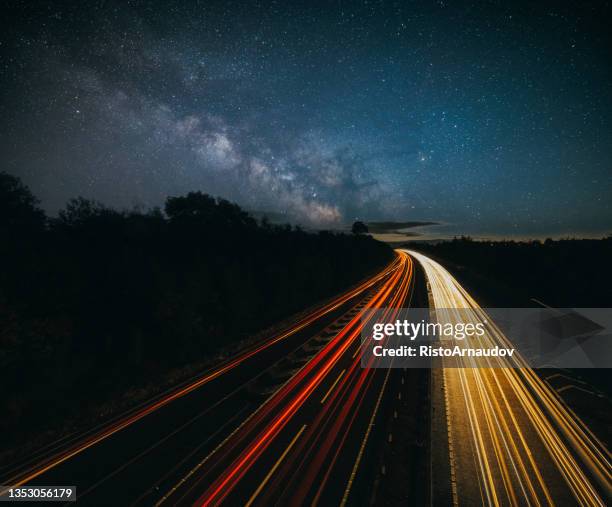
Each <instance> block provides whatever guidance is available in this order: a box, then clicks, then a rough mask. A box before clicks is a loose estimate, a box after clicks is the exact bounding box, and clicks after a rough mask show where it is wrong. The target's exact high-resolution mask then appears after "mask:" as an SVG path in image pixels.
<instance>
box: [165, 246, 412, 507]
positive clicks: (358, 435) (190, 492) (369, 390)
mask: <svg viewBox="0 0 612 507" xmlns="http://www.w3.org/2000/svg"><path fill="white" fill-rule="evenodd" d="M399 255H400V260H401V264H402V267H401V269H399V270H398V271H397V272H396V273H395V274H394V275H393V277H391V278H390V279H389V280H388V282H387V283H385V284H384V285H383V286H382V287H381V289H380V290H379V291H378V292H377V294H376V295H375V296H374V297H373V298H372V299H371V300H370V302H369V303H368V307H370V308H382V309H387V310H386V311H388V312H389V317H390V318H392V316H393V314H394V313H395V312H397V310H398V309H399V308H400V307H401V306H402V305H404V304H409V303H410V298H411V291H412V290H413V288H414V285H413V283H412V281H413V263H412V261H411V259H410V258H409V257H408V256H407V255H406V254H404V253H400V254H399ZM362 326H363V322H362V316H361V315H360V314H355V316H354V317H353V318H352V319H351V320H350V321H348V322H347V323H346V325H345V327H344V328H343V329H342V330H341V331H340V332H339V333H338V334H337V335H336V336H334V337H333V338H331V339H330V340H329V342H328V343H327V344H326V345H325V347H323V348H322V349H321V351H320V352H319V353H318V354H317V355H316V356H315V357H314V358H313V359H312V360H311V361H310V362H308V363H307V364H306V365H304V367H303V368H301V369H300V370H299V371H298V372H296V374H295V375H294V376H293V377H292V378H291V379H290V380H289V381H288V382H287V383H286V384H285V385H284V386H283V388H282V389H280V390H279V391H278V392H277V393H275V394H274V395H273V396H271V397H270V398H269V399H268V400H267V401H266V402H265V403H264V404H263V405H262V406H261V407H260V408H259V410H257V412H255V413H254V414H253V415H252V416H251V417H249V418H248V419H247V420H246V421H245V422H244V423H243V424H242V425H241V426H240V427H239V428H238V429H237V431H235V432H233V433H232V434H231V435H230V436H229V437H228V438H227V439H226V440H225V441H224V442H223V443H222V444H221V445H220V446H218V447H217V448H216V449H215V450H214V451H213V452H212V453H210V454H209V455H208V456H206V457H205V459H204V460H202V461H201V462H200V463H198V465H197V466H196V467H194V468H193V469H192V470H190V471H189V473H188V474H186V475H185V477H183V478H182V479H181V480H180V481H179V482H178V483H177V484H175V485H174V486H173V488H171V489H170V490H169V491H168V492H167V493H166V494H165V495H164V496H163V498H162V499H161V500H160V501H159V502H158V503H157V504H156V505H218V504H220V503H226V504H227V505H246V506H251V505H271V504H276V505H306V504H308V505H344V504H345V503H347V501H349V498H350V495H351V493H352V486H353V480H354V477H355V474H356V473H357V470H358V468H359V465H360V462H361V458H362V455H363V451H364V448H365V447H366V445H367V444H368V438H369V436H370V430H371V428H372V422H373V420H374V418H375V417H376V415H377V411H378V407H379V405H380V402H381V399H382V397H383V395H384V393H385V388H386V385H387V381H388V378H389V375H390V370H385V369H375V368H362V367H361V357H360V347H361V339H360V332H361V327H362ZM372 366H374V365H372Z"/></svg>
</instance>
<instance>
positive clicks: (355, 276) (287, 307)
mask: <svg viewBox="0 0 612 507" xmlns="http://www.w3.org/2000/svg"><path fill="white" fill-rule="evenodd" d="M0 234H1V237H2V241H0V263H1V264H0V265H1V266H2V269H1V270H0V385H1V386H2V392H3V395H2V397H1V401H0V404H1V407H0V410H1V413H2V417H1V418H0V435H1V436H0V449H5V448H6V447H5V446H8V445H9V444H15V443H17V442H19V440H20V439H21V438H26V437H27V435H28V434H30V433H32V432H33V431H35V430H37V429H40V428H41V426H49V427H52V426H53V425H56V426H57V425H61V424H62V421H64V420H67V419H70V418H71V417H73V416H76V415H77V414H87V413H92V414H93V413H95V412H96V409H97V407H99V406H100V404H102V403H105V402H107V401H108V400H111V399H114V398H115V397H120V396H122V395H123V394H124V393H125V392H126V391H128V390H129V389H131V388H134V386H139V385H145V384H147V383H150V382H152V381H153V382H154V381H155V379H158V378H161V376H163V375H165V374H167V373H168V372H169V371H171V370H172V369H174V368H181V367H184V366H185V365H188V364H197V363H198V362H201V361H202V360H205V359H206V358H209V357H211V356H212V355H213V354H214V353H215V352H216V351H218V350H219V349H220V348H222V347H224V346H227V345H228V344H232V343H236V342H237V341H239V340H241V339H244V338H245V337H248V336H250V335H252V334H255V333H256V332H257V331H260V330H262V329H265V328H267V327H268V326H270V325H272V324H273V323H275V322H277V321H279V320H281V319H283V318H286V317H288V316H290V315H292V314H293V313H295V312H298V311H300V310H302V309H304V308H305V307H308V306H311V305H313V304H315V303H317V302H318V301H320V300H322V299H325V298H327V297H330V296H332V295H334V294H335V293H338V292H340V291H341V290H343V289H344V288H346V287H348V286H350V285H352V284H354V283H356V282H357V281H358V280H360V279H362V278H363V277H365V276H366V275H367V274H369V273H371V272H373V271H374V270H376V269H378V268H382V267H383V266H384V265H385V264H386V263H387V262H389V261H390V260H391V259H392V256H393V253H392V251H391V249H390V248H388V247H387V246H386V245H384V244H382V243H379V242H377V241H374V240H373V239H372V238H370V237H369V236H365V235H358V234H341V233H333V232H312V233H311V232H305V231H303V230H301V229H299V228H296V227H291V226H289V225H271V224H269V223H268V222H267V221H266V220H263V221H257V220H255V219H254V218H252V217H251V216H250V215H249V214H248V213H247V212H245V211H243V210H242V209H241V208H240V207H238V206H237V205H236V204H233V203H230V202H228V201H226V200H224V199H216V198H213V197H211V196H209V195H206V194H203V193H200V192H192V193H189V194H188V195H186V196H181V197H171V198H168V200H167V201H166V204H165V207H164V209H163V210H161V209H152V210H149V211H117V210H114V209H110V208H108V207H106V206H104V205H102V204H100V203H97V202H93V201H90V200H86V199H83V198H76V199H73V200H71V201H70V202H68V203H67V205H66V207H65V208H64V209H63V210H62V211H61V212H60V213H59V216H58V217H54V218H51V217H48V216H46V214H45V213H44V212H43V211H42V210H41V209H40V208H39V204H38V201H37V199H36V198H35V197H34V196H33V195H32V193H31V192H30V191H29V189H28V188H27V187H25V186H24V185H23V184H22V183H21V181H20V180H19V179H17V178H15V177H13V176H11V175H9V174H6V173H0Z"/></svg>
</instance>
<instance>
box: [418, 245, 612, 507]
mask: <svg viewBox="0 0 612 507" xmlns="http://www.w3.org/2000/svg"><path fill="white" fill-rule="evenodd" d="M408 253H409V254H410V255H411V256H413V257H414V258H415V259H417V260H418V261H419V263H420V264H421V265H422V267H423V269H424V271H425V275H426V277H427V280H428V282H429V289H430V299H431V301H432V303H433V309H432V319H433V320H435V321H437V322H440V323H446V322H450V323H453V324H454V323H458V322H464V323H468V322H469V321H471V323H473V324H475V323H478V322H481V323H485V327H486V333H485V335H484V336H482V337H480V338H475V339H477V340H480V342H479V343H478V345H477V346H480V347H483V348H484V347H487V348H490V347H493V346H495V345H498V346H500V347H512V345H511V343H510V342H509V340H508V339H507V338H506V337H505V336H504V334H503V333H502V332H501V331H500V330H499V328H498V327H497V326H496V325H495V324H494V323H493V322H491V319H490V318H488V316H487V315H486V313H485V312H484V310H482V308H481V307H480V306H479V305H478V303H477V302H476V301H475V300H474V299H473V298H472V297H471V296H470V295H469V294H468V293H467V292H466V291H465V289H464V288H463V287H461V285H460V284H459V283H458V282H457V280H456V279H455V278H454V277H453V276H452V275H451V274H450V273H449V272H448V271H447V270H446V269H444V268H443V267H442V266H441V265H440V264H439V263H437V262H435V261H433V260H431V259H429V258H428V257H426V256H424V255H422V254H419V253H417V252H413V251H408ZM466 310H469V311H466ZM442 361H443V363H442V365H443V367H444V368H443V376H444V385H445V388H446V390H447V393H446V394H447V395H448V396H447V397H446V400H447V407H446V410H447V414H450V423H451V424H452V423H453V421H455V422H457V423H458V424H454V425H453V428H455V427H456V426H460V427H459V430H458V431H467V432H468V433H469V435H470V436H471V438H469V440H470V444H469V445H470V446H471V449H472V452H473V456H474V458H473V460H474V461H473V462H475V463H476V465H475V466H476V470H477V471H478V489H479V495H480V500H481V502H482V503H487V504H490V505H500V504H510V505H519V503H520V502H522V501H526V502H527V503H528V504H530V505H532V504H533V505H541V504H543V503H546V504H549V505H550V504H553V503H554V500H553V497H554V490H555V489H556V485H555V484H550V483H547V482H546V480H545V475H546V474H544V473H543V471H542V466H541V464H542V463H541V461H540V460H548V457H546V456H542V455H541V454H546V453H545V452H544V453H540V454H537V455H536V454H535V452H534V450H533V449H532V446H531V445H530V444H531V443H533V438H534V436H536V435H537V437H539V440H540V442H541V443H540V444H539V445H540V446H541V448H542V449H545V450H546V451H547V452H548V455H549V456H550V458H551V459H552V462H553V463H554V466H555V467H556V469H557V470H558V472H559V474H560V476H561V477H562V478H563V479H564V480H565V483H566V484H567V486H568V488H569V490H570V491H571V492H572V494H573V495H574V497H575V499H576V500H577V502H578V503H579V504H580V505H599V506H603V505H606V502H605V500H604V499H602V496H603V498H611V497H612V477H611V472H610V471H611V465H610V453H609V452H608V451H607V449H606V448H605V446H604V445H603V444H602V443H601V442H599V440H597V438H596V437H595V436H594V435H593V434H592V433H591V432H590V431H589V430H588V428H587V427H586V425H585V424H584V423H583V422H582V421H581V420H580V419H579V418H578V417H577V416H576V415H575V414H574V413H573V412H572V411H571V410H570V409H569V408H568V407H567V406H566V405H565V404H564V403H563V402H562V401H561V399H560V398H559V397H558V396H557V395H556V394H555V393H554V392H553V391H552V390H551V388H549V387H548V385H547V384H545V383H544V382H543V381H542V380H541V379H540V377H538V375H536V373H535V372H534V371H533V370H532V369H531V368H529V367H528V366H527V364H526V363H525V361H524V360H523V359H522V358H521V357H520V355H518V356H517V355H516V354H515V355H514V357H512V358H509V357H497V358H487V359H486V361H487V362H486V363H485V364H486V365H487V366H489V367H485V368H478V367H476V365H477V363H476V362H475V360H474V358H469V357H460V358H452V359H447V358H445V359H443V360H442ZM451 361H457V362H458V363H451ZM478 364H480V363H478ZM450 366H454V367H450ZM470 366H471V367H470ZM460 423H464V425H463V426H464V427H461V424H460ZM465 423H467V424H465ZM455 429H456V428H455ZM453 439H454V440H457V441H456V442H453V444H454V445H453V447H454V449H455V458H456V454H457V452H456V450H457V447H459V448H461V449H462V450H463V452H464V454H465V453H467V450H468V449H469V447H466V446H467V444H466V443H465V442H462V441H461V439H460V438H457V436H456V435H455V436H454V437H453ZM462 446H463V447H462ZM572 451H573V452H572ZM463 459H464V460H467V459H469V458H468V457H466V456H463ZM454 466H456V467H458V465H456V464H455V465H454ZM587 473H590V474H591V476H592V477H593V478H595V480H596V483H597V484H598V485H599V487H600V490H599V491H598V490H597V489H596V487H595V485H594V484H593V483H592V482H591V480H590V478H589V477H588V476H587ZM466 482H468V481H466ZM471 486H472V485H471V484H460V485H458V487H459V488H461V487H463V490H464V493H466V494H467V491H468V490H469V489H470V487H471ZM600 492H602V493H603V495H600ZM472 499H475V497H474V498H472Z"/></svg>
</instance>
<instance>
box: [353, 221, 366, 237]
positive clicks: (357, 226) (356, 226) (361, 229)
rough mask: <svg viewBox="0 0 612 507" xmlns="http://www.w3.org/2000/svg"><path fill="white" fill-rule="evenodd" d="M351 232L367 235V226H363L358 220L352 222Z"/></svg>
mask: <svg viewBox="0 0 612 507" xmlns="http://www.w3.org/2000/svg"><path fill="white" fill-rule="evenodd" d="M351 232H352V233H353V234H367V232H368V226H367V225H366V224H364V223H363V222H360V221H359V220H357V221H356V222H353V227H351Z"/></svg>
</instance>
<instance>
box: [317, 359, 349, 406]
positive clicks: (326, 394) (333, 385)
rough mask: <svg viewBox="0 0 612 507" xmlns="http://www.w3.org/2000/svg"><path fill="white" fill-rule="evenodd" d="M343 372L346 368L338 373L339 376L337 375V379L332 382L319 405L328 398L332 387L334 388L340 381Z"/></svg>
mask: <svg viewBox="0 0 612 507" xmlns="http://www.w3.org/2000/svg"><path fill="white" fill-rule="evenodd" d="M345 371H346V368H345V369H344V370H342V371H341V372H340V375H338V378H337V379H336V380H335V381H334V383H333V384H332V386H331V387H330V388H329V391H327V393H325V396H323V398H321V404H323V403H325V400H326V399H327V398H328V397H329V395H330V394H331V392H332V391H333V390H334V387H336V384H337V383H338V381H339V380H340V378H341V377H342V375H344V372H345Z"/></svg>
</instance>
